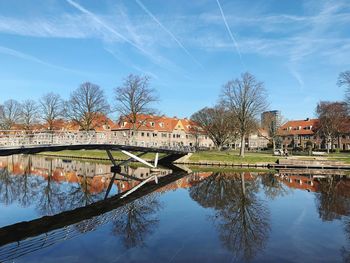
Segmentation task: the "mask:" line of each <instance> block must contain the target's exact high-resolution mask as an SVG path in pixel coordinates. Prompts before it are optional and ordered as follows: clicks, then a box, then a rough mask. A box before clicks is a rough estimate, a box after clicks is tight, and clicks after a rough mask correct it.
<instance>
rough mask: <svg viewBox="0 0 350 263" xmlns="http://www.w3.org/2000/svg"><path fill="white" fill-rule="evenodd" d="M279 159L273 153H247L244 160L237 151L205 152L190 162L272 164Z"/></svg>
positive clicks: (199, 153) (197, 153) (195, 154)
mask: <svg viewBox="0 0 350 263" xmlns="http://www.w3.org/2000/svg"><path fill="white" fill-rule="evenodd" d="M279 158H280V157H277V156H273V155H272V154H271V153H246V154H245V157H244V158H242V157H240V156H239V153H238V152H237V151H203V152H196V153H194V154H193V155H192V156H191V157H190V159H189V160H190V161H194V162H200V161H201V162H203V161H211V162H213V161H217V162H231V163H272V162H276V161H277V159H279Z"/></svg>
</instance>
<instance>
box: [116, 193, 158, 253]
mask: <svg viewBox="0 0 350 263" xmlns="http://www.w3.org/2000/svg"><path fill="white" fill-rule="evenodd" d="M160 208H161V204H160V202H159V195H158V194H152V195H148V196H145V197H142V198H140V199H138V200H135V201H134V202H132V203H129V204H127V205H125V206H124V207H122V209H121V211H120V212H121V213H120V216H119V217H117V218H116V219H115V220H113V234H114V235H116V236H121V237H122V243H123V245H124V247H125V248H127V249H129V248H133V247H136V246H139V247H143V246H145V238H146V236H148V235H150V234H152V233H153V231H154V230H155V228H156V227H157V225H158V223H159V219H158V217H157V213H158V212H159V209H160Z"/></svg>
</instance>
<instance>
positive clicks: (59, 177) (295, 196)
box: [0, 156, 350, 262]
mask: <svg viewBox="0 0 350 263" xmlns="http://www.w3.org/2000/svg"><path fill="white" fill-rule="evenodd" d="M109 169H110V166H109V165H104V164H96V163H84V162H78V161H65V160H59V159H54V160H52V159H45V158H43V157H38V156H32V157H31V156H11V157H4V158H0V228H1V229H0V234H1V231H3V229H4V227H5V226H7V225H11V224H14V223H17V222H20V221H30V220H33V219H36V218H41V217H42V216H45V215H55V214H58V213H60V212H63V211H69V210H72V209H74V208H77V207H84V206H86V205H89V204H91V203H94V202H96V201H98V200H102V199H103V198H104V195H105V192H106V189H107V186H108V184H109V182H110V172H109ZM123 172H124V173H125V174H128V175H129V178H126V177H122V176H119V177H118V180H116V181H115V182H114V184H113V187H112V191H111V193H110V196H113V195H116V194H118V193H123V192H124V193H125V192H127V191H129V190H130V189H132V188H133V187H135V186H136V185H137V184H138V183H139V182H140V180H139V179H144V178H147V177H148V176H150V174H151V171H150V170H149V169H147V168H142V167H138V168H137V167H134V168H131V167H129V168H126V169H125V170H124V171H123ZM304 173H305V174H304ZM303 174H304V175H303ZM130 176H133V177H134V178H135V180H132V179H130ZM162 176H163V177H164V178H165V177H166V176H173V175H171V171H170V170H163V171H162V174H161V175H160V177H162ZM168 178H171V177H168ZM97 214H98V211H97ZM38 229H39V230H38ZM38 229H36V230H37V231H39V232H40V231H42V233H40V234H37V235H36V236H33V237H31V238H26V239H23V240H20V241H18V242H13V243H8V244H3V245H2V246H1V247H0V262H350V179H349V177H346V174H338V175H334V174H332V175H330V176H325V175H320V174H317V175H310V173H307V172H306V171H280V172H259V173H258V172H254V171H251V172H247V171H244V172H242V171H240V172H239V171H230V170H221V171H219V172H215V171H214V172H211V171H205V172H195V173H192V174H189V175H187V176H184V177H182V178H181V179H179V180H176V181H174V182H173V183H170V184H168V185H166V186H164V187H162V188H158V189H156V190H155V191H154V192H151V193H150V194H148V195H143V196H142V195H141V196H139V198H138V199H136V200H134V201H132V202H128V203H127V204H125V205H123V206H120V207H118V208H116V209H112V210H111V211H109V212H106V213H104V214H99V215H97V216H95V217H92V218H89V219H85V220H82V221H80V222H74V223H73V224H67V225H65V226H64V227H60V228H58V229H55V230H53V231H49V232H45V226H43V227H40V228H38ZM8 235H11V233H8ZM0 242H1V240H0Z"/></svg>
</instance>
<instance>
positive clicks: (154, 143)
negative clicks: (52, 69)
mask: <svg viewBox="0 0 350 263" xmlns="http://www.w3.org/2000/svg"><path fill="white" fill-rule="evenodd" d="M53 126H54V127H53V129H54V131H55V133H56V138H61V140H63V141H62V142H66V140H74V136H75V134H76V136H78V133H79V132H80V127H79V126H78V125H77V124H75V123H73V122H69V121H64V120H57V121H55V123H54V125H53ZM93 126H94V133H96V134H95V136H96V137H95V141H96V140H97V141H98V140H100V141H104V142H107V143H112V144H113V143H114V144H125V145H137V146H145V147H177V146H188V147H199V148H214V146H215V145H214V143H213V141H212V140H211V139H210V138H209V136H208V135H207V134H205V132H203V130H202V129H201V128H200V127H199V126H198V125H197V124H196V123H195V122H193V121H191V120H189V119H187V118H177V117H167V116H164V115H162V116H156V115H144V114H140V115H138V116H137V121H136V123H131V122H130V121H128V119H126V118H121V119H119V120H118V121H117V122H114V121H112V120H111V119H110V118H108V117H106V116H104V115H99V116H98V117H97V118H96V119H95V120H94V123H93ZM14 130H18V131H19V132H23V127H21V126H20V125H16V127H14ZM32 130H33V131H34V132H37V133H38V132H42V131H47V127H46V126H45V125H43V124H36V125H33V127H32ZM57 133H61V134H62V135H60V136H57ZM43 136H44V135H43ZM45 136H46V137H45V138H44V137H38V139H40V140H42V143H50V140H51V138H50V135H48V134H46V135H45ZM18 138H19V140H21V138H20V137H18ZM1 139H2V138H1V132H0V144H2V143H1ZM62 142H61V143H62ZM268 142H269V140H268V138H267V134H266V132H265V131H264V130H259V132H257V133H255V134H251V135H250V136H249V137H248V138H247V139H246V142H245V144H246V145H245V146H246V147H247V148H250V149H262V148H267V144H268ZM51 143H55V142H51ZM230 146H231V147H233V148H238V147H240V140H239V139H237V140H236V141H233V142H232V143H230Z"/></svg>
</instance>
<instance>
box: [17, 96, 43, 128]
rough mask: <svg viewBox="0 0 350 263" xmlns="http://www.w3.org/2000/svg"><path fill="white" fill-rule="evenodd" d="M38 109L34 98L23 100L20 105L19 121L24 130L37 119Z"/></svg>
mask: <svg viewBox="0 0 350 263" xmlns="http://www.w3.org/2000/svg"><path fill="white" fill-rule="evenodd" d="M38 116H39V109H38V106H37V104H36V102H35V101H34V100H25V101H24V102H23V103H22V107H21V121H22V123H23V125H24V129H25V130H27V131H28V130H30V129H31V127H32V125H33V124H34V123H35V122H36V121H37V120H38Z"/></svg>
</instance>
